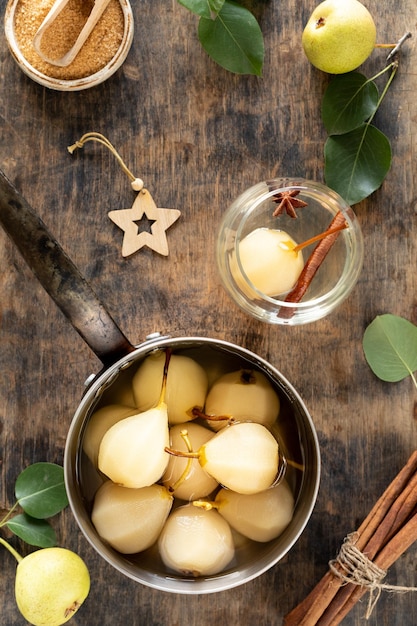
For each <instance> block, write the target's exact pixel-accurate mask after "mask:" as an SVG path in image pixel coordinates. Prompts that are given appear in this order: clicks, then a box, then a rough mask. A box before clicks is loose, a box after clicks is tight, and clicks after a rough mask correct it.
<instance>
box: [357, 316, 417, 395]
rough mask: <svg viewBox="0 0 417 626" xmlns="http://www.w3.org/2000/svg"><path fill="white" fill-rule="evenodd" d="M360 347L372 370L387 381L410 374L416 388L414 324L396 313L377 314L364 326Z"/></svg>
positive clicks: (416, 369) (395, 380) (416, 334)
mask: <svg viewBox="0 0 417 626" xmlns="http://www.w3.org/2000/svg"><path fill="white" fill-rule="evenodd" d="M362 344H363V350H364V354H365V358H366V360H367V362H368V365H369V367H370V368H371V370H372V371H373V372H374V374H375V375H376V376H377V377H378V378H380V379H381V380H384V381H386V382H398V381H400V380H403V379H404V378H407V377H408V376H411V379H412V381H413V383H414V386H415V387H416V389H417V379H416V376H415V372H416V371H417V326H415V324H412V322H410V321H409V320H407V319H405V318H403V317H400V316H398V315H392V314H390V313H386V314H384V315H378V316H377V317H376V318H375V319H374V320H373V321H372V322H371V323H370V324H369V326H368V327H367V328H366V330H365V333H364V336H363V341H362Z"/></svg>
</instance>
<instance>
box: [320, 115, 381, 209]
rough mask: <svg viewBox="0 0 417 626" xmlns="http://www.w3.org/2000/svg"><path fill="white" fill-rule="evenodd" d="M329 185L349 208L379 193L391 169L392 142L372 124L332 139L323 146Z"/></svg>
mask: <svg viewBox="0 0 417 626" xmlns="http://www.w3.org/2000/svg"><path fill="white" fill-rule="evenodd" d="M324 162H325V166H324V175H325V179H326V184H327V185H328V186H329V187H330V188H331V189H333V190H334V191H336V192H337V193H338V194H339V195H340V196H342V198H344V199H345V201H346V202H347V203H348V204H350V205H351V204H356V203H357V202H360V201H361V200H363V199H364V198H367V197H368V196H370V195H371V193H373V192H374V191H375V190H376V189H378V188H379V187H380V186H381V184H382V182H383V181H384V179H385V176H386V175H387V173H388V171H389V168H390V167H391V144H390V141H389V139H388V138H387V137H386V135H384V133H382V132H381V131H380V130H378V129H377V128H376V127H375V126H372V125H371V124H362V125H361V126H359V128H355V129H354V130H351V131H350V132H349V133H345V134H343V135H331V136H330V137H328V138H327V140H326V143H325V146H324Z"/></svg>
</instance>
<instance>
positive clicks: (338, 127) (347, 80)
mask: <svg viewBox="0 0 417 626" xmlns="http://www.w3.org/2000/svg"><path fill="white" fill-rule="evenodd" d="M378 97H379V94H378V88H377V86H376V85H375V83H374V82H373V81H372V80H368V79H367V78H366V76H364V75H363V74H359V73H358V72H350V73H349V74H341V75H340V76H335V77H334V78H333V79H332V80H331V81H330V83H329V85H328V87H327V89H326V91H325V92H324V95H323V100H322V109H321V115H322V120H323V124H324V127H325V129H326V130H327V133H328V134H329V135H341V134H343V133H348V132H349V131H351V130H354V129H355V128H358V126H361V125H362V124H363V123H364V122H366V121H367V120H368V119H369V118H370V117H371V115H372V114H373V113H374V112H375V111H376V109H377V107H378Z"/></svg>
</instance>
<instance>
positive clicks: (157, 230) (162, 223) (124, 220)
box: [108, 185, 181, 257]
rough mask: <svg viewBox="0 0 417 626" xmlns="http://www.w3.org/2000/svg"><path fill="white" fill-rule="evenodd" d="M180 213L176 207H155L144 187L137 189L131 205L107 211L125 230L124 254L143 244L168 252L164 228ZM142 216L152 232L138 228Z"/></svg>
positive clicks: (160, 252)
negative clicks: (137, 191)
mask: <svg viewBox="0 0 417 626" xmlns="http://www.w3.org/2000/svg"><path fill="white" fill-rule="evenodd" d="M132 186H133V185H132ZM180 215H181V211H178V210H177V209H162V208H158V207H157V206H156V204H155V202H154V200H153V198H152V196H151V194H150V193H149V191H148V190H147V189H144V188H142V189H139V193H138V195H137V196H136V199H135V201H134V203H133V205H132V207H131V208H130V209H118V210H116V211H110V212H109V213H108V216H109V218H110V219H111V220H112V222H114V223H115V224H116V225H117V226H118V227H119V228H121V229H122V230H123V231H124V237H123V244H122V255H123V256H124V257H127V256H130V255H131V254H133V253H134V252H137V251H138V250H140V249H141V248H143V246H147V247H148V248H151V249H152V250H154V251H155V252H158V254H162V255H164V256H167V255H168V253H169V250H168V242H167V238H166V231H167V230H168V228H169V227H170V226H172V224H173V223H174V222H176V221H177V219H178V218H179V217H180ZM144 217H146V218H147V220H149V221H150V222H152V225H151V232H148V231H145V230H142V231H141V230H140V222H141V221H142V220H143V219H144Z"/></svg>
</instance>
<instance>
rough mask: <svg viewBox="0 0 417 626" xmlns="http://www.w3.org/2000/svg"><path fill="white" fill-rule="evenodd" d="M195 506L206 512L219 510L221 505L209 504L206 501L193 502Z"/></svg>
mask: <svg viewBox="0 0 417 626" xmlns="http://www.w3.org/2000/svg"><path fill="white" fill-rule="evenodd" d="M193 506H196V507H198V508H199V509H204V510H205V511H211V510H212V509H216V510H218V508H219V505H218V504H217V503H216V502H207V501H206V500H193Z"/></svg>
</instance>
